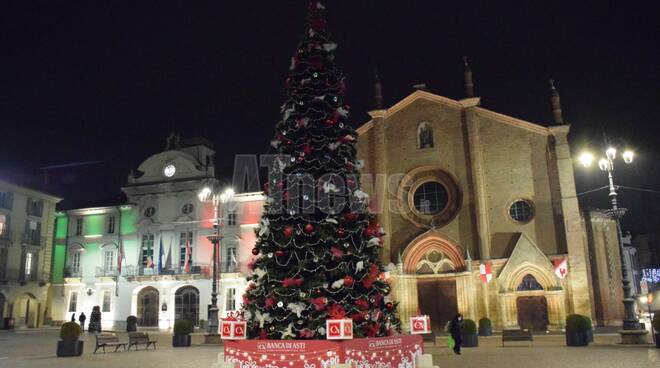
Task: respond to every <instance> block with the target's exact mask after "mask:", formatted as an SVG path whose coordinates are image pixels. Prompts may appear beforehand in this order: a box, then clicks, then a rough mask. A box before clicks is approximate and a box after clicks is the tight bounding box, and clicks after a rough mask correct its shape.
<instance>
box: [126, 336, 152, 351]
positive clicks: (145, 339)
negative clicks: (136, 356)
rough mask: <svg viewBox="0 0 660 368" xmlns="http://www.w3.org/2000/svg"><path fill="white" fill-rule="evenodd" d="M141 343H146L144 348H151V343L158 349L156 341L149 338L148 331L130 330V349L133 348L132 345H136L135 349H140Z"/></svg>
mask: <svg viewBox="0 0 660 368" xmlns="http://www.w3.org/2000/svg"><path fill="white" fill-rule="evenodd" d="M139 344H144V345H145V347H144V349H145V350H146V349H149V345H151V346H153V347H154V350H156V341H154V340H150V339H149V334H148V333H146V332H129V333H128V350H131V346H135V350H139V349H138V345H139Z"/></svg>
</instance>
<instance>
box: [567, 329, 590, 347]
mask: <svg viewBox="0 0 660 368" xmlns="http://www.w3.org/2000/svg"><path fill="white" fill-rule="evenodd" d="M587 345H589V340H588V337H587V333H586V331H579V332H575V331H566V346H587Z"/></svg>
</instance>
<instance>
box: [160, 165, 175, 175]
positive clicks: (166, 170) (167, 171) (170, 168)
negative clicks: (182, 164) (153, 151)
mask: <svg viewBox="0 0 660 368" xmlns="http://www.w3.org/2000/svg"><path fill="white" fill-rule="evenodd" d="M175 172H176V166H174V164H172V163H169V164H167V165H165V167H164V168H163V174H164V175H165V176H167V177H168V178H171V177H172V176H174V173H175Z"/></svg>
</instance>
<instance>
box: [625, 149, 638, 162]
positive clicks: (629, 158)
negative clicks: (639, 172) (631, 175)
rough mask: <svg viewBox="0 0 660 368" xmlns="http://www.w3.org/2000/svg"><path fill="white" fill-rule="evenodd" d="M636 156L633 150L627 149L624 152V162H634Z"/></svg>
mask: <svg viewBox="0 0 660 368" xmlns="http://www.w3.org/2000/svg"><path fill="white" fill-rule="evenodd" d="M634 156H635V153H634V152H633V151H631V150H625V151H624V152H623V162H625V163H627V164H629V163H631V162H633V157H634Z"/></svg>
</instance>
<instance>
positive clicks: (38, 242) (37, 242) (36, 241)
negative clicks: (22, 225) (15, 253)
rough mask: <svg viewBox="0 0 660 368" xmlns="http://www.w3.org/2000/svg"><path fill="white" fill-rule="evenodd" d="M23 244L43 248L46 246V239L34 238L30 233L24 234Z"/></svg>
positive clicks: (41, 237)
mask: <svg viewBox="0 0 660 368" xmlns="http://www.w3.org/2000/svg"><path fill="white" fill-rule="evenodd" d="M23 244H24V245H31V246H35V247H41V246H43V245H44V244H46V238H45V237H43V236H32V235H31V234H30V233H25V234H23Z"/></svg>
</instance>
